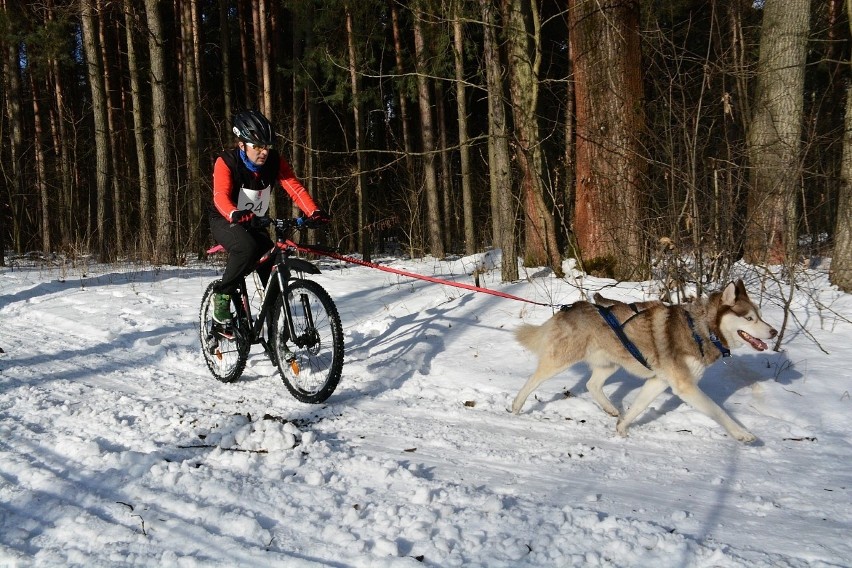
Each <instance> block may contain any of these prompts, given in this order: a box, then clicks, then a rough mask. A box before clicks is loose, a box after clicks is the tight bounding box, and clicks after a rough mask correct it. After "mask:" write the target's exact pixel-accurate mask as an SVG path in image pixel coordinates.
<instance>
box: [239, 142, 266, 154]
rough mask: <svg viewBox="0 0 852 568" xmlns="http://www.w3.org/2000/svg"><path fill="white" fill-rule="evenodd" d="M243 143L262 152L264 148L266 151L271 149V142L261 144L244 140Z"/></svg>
mask: <svg viewBox="0 0 852 568" xmlns="http://www.w3.org/2000/svg"><path fill="white" fill-rule="evenodd" d="M245 144H246V146H248V147H249V148H254V149H255V150H257V151H258V152H263V151H264V150H266V151H269V150H272V144H270V145H268V146H262V145H260V144H252V143H251V142H246V143H245Z"/></svg>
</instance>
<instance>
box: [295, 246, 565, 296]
mask: <svg viewBox="0 0 852 568" xmlns="http://www.w3.org/2000/svg"><path fill="white" fill-rule="evenodd" d="M293 245H294V246H295V247H296V248H297V249H298V250H300V251H302V252H307V253H310V254H316V255H319V256H327V257H330V258H334V259H336V260H342V261H343V262H349V263H352V264H358V265H360V266H366V267H368V268H375V269H376V270H381V271H383V272H390V273H392V274H399V275H401V276H407V277H409V278H416V279H418V280H425V281H427V282H434V283H435V284H444V285H445V286H455V287H456V288H464V289H465V290H471V291H473V292H482V293H484V294H491V295H492V296H500V297H501V298H508V299H510V300H518V301H519V302H527V303H528V304H535V305H536V306H551V305H552V304H545V303H542V302H534V301H533V300H527V299H526V298H521V297H520V296H513V295H512V294H506V293H505V292H498V291H497V290H489V289H488V288H480V287H479V286H473V285H471V284H463V283H461V282H453V281H451V280H442V279H440V278H434V277H432V276H424V275H422V274H415V273H414V272H407V271H405V270H397V269H395V268H390V267H388V266H382V265H381V264H375V263H373V262H367V261H366V260H361V259H358V258H353V257H351V256H344V255H342V254H338V253H336V252H332V251H326V250H321V249H314V248H311V247H307V246H304V245H300V244H296V243H293Z"/></svg>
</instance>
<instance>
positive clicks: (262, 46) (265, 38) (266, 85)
mask: <svg viewBox="0 0 852 568" xmlns="http://www.w3.org/2000/svg"><path fill="white" fill-rule="evenodd" d="M266 2H267V0H256V2H255V5H256V6H257V19H256V20H255V21H256V22H257V24H258V25H257V30H256V32H255V38H256V40H257V49H258V53H257V60H258V62H259V63H260V69H259V73H258V75H259V77H258V83H259V84H260V85H261V96H260V101H261V108H262V109H263V114H265V115H266V116H267V118H270V119H272V116H273V113H272V70H271V64H270V59H271V58H272V56H271V51H270V47H271V46H270V41H269V25H268V23H269V18H268V17H267V5H266Z"/></svg>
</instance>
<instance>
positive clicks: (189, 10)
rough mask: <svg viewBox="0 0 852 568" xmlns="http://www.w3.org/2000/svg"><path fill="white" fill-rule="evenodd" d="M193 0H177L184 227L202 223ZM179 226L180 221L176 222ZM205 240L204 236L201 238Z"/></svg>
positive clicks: (197, 62)
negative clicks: (185, 197)
mask: <svg viewBox="0 0 852 568" xmlns="http://www.w3.org/2000/svg"><path fill="white" fill-rule="evenodd" d="M195 2H196V0H182V2H181V17H180V25H181V46H182V48H183V60H184V69H183V96H184V113H185V114H184V124H185V127H186V131H185V136H186V170H187V171H186V182H187V191H186V196H187V198H188V203H187V209H188V211H189V215H188V217H189V223H186V226H188V227H198V226H201V225H202V222H203V220H202V210H201V199H202V196H201V163H200V154H201V144H200V139H201V137H200V133H199V125H200V123H201V120H200V118H201V114H200V112H199V105H200V101H199V96H198V93H199V89H200V85H199V84H198V83H197V81H198V76H199V75H198V73H199V71H198V66H199V61H197V60H196V58H195V43H196V37H197V35H198V32H197V30H196V22H195V20H194V19H193V14H195V10H194V9H193V4H195ZM179 226H180V225H179ZM193 235H194V237H195V238H193V240H197V235H196V234H195V233H193ZM184 240H186V239H181V238H177V239H176V241H177V242H183V241H184ZM205 241H206V239H205ZM191 246H192V248H197V246H200V244H198V245H197V244H196V243H192V244H191Z"/></svg>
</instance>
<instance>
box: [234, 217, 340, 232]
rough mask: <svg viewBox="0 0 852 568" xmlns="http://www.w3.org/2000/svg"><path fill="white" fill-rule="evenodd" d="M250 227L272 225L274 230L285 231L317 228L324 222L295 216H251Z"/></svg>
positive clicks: (263, 227) (323, 224)
mask: <svg viewBox="0 0 852 568" xmlns="http://www.w3.org/2000/svg"><path fill="white" fill-rule="evenodd" d="M251 225H252V227H258V228H261V229H265V228H266V227H269V226H274V227H275V230H276V232H279V231H286V230H288V229H319V228H320V227H324V226H325V225H326V223H324V222H317V221H311V220H310V219H308V218H307V217H296V218H294V219H275V218H272V217H253V218H252V220H251Z"/></svg>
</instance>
